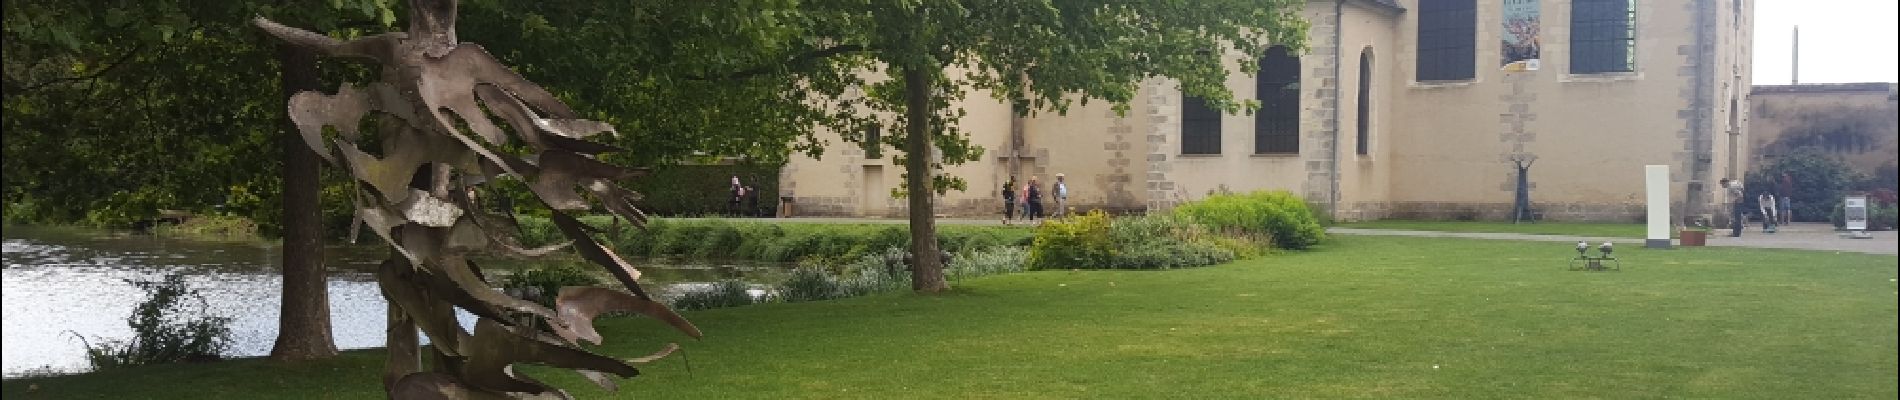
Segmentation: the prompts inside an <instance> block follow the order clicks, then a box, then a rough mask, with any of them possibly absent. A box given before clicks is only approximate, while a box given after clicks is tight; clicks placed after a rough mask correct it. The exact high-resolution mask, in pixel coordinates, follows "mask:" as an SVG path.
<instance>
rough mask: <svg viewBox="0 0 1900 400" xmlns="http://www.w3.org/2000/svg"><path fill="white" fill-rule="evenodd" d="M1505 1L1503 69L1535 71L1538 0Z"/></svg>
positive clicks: (1537, 41) (1539, 49)
mask: <svg viewBox="0 0 1900 400" xmlns="http://www.w3.org/2000/svg"><path fill="white" fill-rule="evenodd" d="M1503 1H1504V30H1503V37H1504V47H1503V53H1504V63H1503V65H1504V70H1505V71H1536V70H1537V67H1538V66H1539V64H1541V63H1540V62H1538V57H1539V55H1540V53H1541V52H1542V46H1540V43H1541V42H1540V41H1539V37H1538V31H1539V29H1538V27H1539V25H1540V22H1541V21H1540V19H1539V16H1540V14H1541V12H1540V10H1539V7H1538V0H1503Z"/></svg>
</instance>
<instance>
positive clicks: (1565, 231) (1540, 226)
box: [1335, 220, 1674, 239]
mask: <svg viewBox="0 0 1900 400" xmlns="http://www.w3.org/2000/svg"><path fill="white" fill-rule="evenodd" d="M1335 226H1338V227H1341V228H1364V229H1394V230H1405V231H1436V232H1484V233H1521V234H1527V235H1562V236H1592V237H1612V238H1635V239H1641V238H1643V237H1644V236H1645V235H1647V234H1648V230H1647V229H1648V228H1647V227H1646V226H1645V225H1643V224H1630V223H1616V222H1602V223H1597V222H1538V223H1534V224H1533V223H1524V224H1513V223H1510V222H1483V221H1410V220H1380V221H1366V222H1348V223H1341V224H1338V225H1335ZM1671 235H1672V236H1673V235H1674V233H1671Z"/></svg>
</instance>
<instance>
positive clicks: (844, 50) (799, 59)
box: [686, 44, 867, 81]
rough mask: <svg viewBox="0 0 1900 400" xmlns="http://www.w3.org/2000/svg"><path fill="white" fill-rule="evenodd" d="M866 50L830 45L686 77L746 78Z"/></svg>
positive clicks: (861, 47)
mask: <svg viewBox="0 0 1900 400" xmlns="http://www.w3.org/2000/svg"><path fill="white" fill-rule="evenodd" d="M866 50H867V49H865V48H864V46H859V45H855V44H847V45H838V46H832V47H828V48H824V49H819V50H817V51H813V52H810V53H805V54H799V55H797V56H793V57H792V58H790V59H786V60H785V62H782V63H779V64H778V65H767V66H759V67H754V68H750V69H745V70H740V71H737V72H732V73H727V74H721V75H717V76H698V75H689V76H687V77H686V79H689V80H695V81H711V80H727V79H746V78H751V77H754V76H759V75H764V74H765V73H768V72H772V71H773V70H775V69H777V68H779V67H780V66H784V65H803V64H806V63H810V62H812V61H817V60H821V59H825V58H827V57H832V56H837V55H844V54H850V53H857V52H863V51H866Z"/></svg>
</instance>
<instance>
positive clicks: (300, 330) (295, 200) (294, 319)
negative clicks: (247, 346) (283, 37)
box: [270, 45, 336, 361]
mask: <svg viewBox="0 0 1900 400" xmlns="http://www.w3.org/2000/svg"><path fill="white" fill-rule="evenodd" d="M277 61H278V64H280V66H281V68H283V71H282V72H283V77H282V78H283V80H282V85H283V92H284V93H283V95H284V96H283V99H284V101H283V102H280V103H278V104H280V105H281V104H289V99H290V96H291V95H294V94H297V93H298V92H302V91H306V90H318V89H319V88H318V87H317V85H318V84H319V83H318V79H317V64H316V61H317V57H316V54H315V53H314V52H312V51H310V50H308V49H301V48H297V47H295V46H291V45H278V46H277ZM279 107H282V106H279ZM283 130H284V131H283V134H281V135H279V136H278V146H281V147H282V148H283V151H284V165H283V178H284V193H283V196H284V197H283V201H284V218H283V224H284V260H283V268H284V296H283V308H282V309H281V312H280V313H279V314H278V316H277V343H276V344H274V345H273V346H272V347H271V351H270V358H271V359H273V360H279V361H297V360H309V359H318V358H329V357H334V356H336V342H335V341H334V340H332V339H331V337H330V296H329V282H328V281H327V280H326V279H324V270H323V221H322V209H321V208H319V207H318V205H317V193H318V191H319V189H320V188H319V185H320V182H318V177H317V168H319V167H320V165H319V161H318V160H319V159H318V158H317V154H316V152H314V151H311V150H310V149H309V148H308V147H306V146H305V145H304V142H303V139H301V138H300V137H299V136H298V134H297V127H296V126H295V125H292V124H291V122H290V118H289V117H288V116H286V117H285V118H284V119H283Z"/></svg>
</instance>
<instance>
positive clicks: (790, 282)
mask: <svg viewBox="0 0 1900 400" xmlns="http://www.w3.org/2000/svg"><path fill="white" fill-rule="evenodd" d="M774 295H775V296H776V299H777V300H779V301H783V302H787V303H797V302H805V301H819V300H831V299H839V298H844V297H846V296H848V295H849V293H848V292H847V291H846V290H845V287H844V284H842V283H839V282H838V278H837V277H835V276H832V275H831V274H830V273H826V272H825V270H822V269H818V268H799V269H796V270H792V275H791V276H789V277H786V278H785V282H784V283H780V284H779V285H778V290H777V292H776V293H775V294H774Z"/></svg>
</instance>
